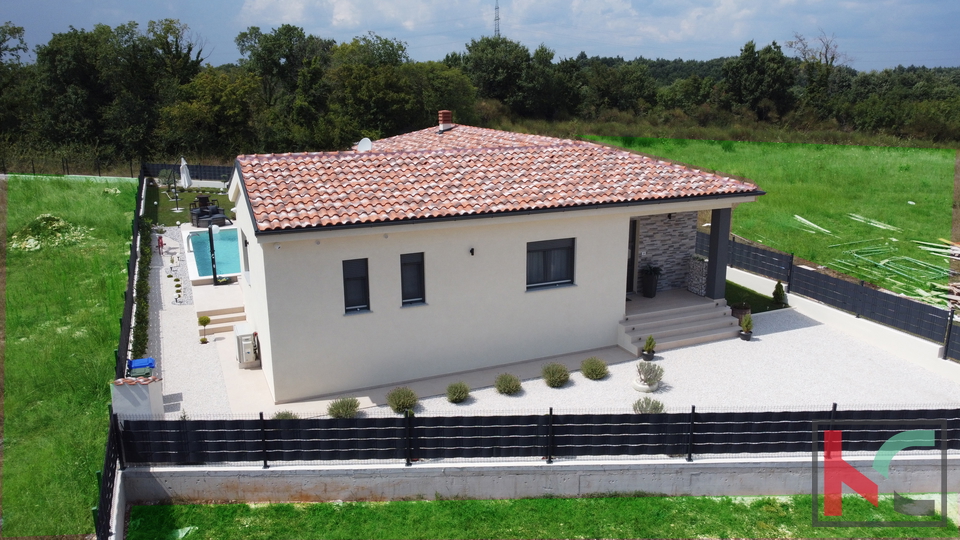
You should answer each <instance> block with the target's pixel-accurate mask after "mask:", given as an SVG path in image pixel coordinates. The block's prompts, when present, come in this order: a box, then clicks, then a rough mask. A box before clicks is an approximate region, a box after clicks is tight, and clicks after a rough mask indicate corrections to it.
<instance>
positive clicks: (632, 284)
mask: <svg viewBox="0 0 960 540" xmlns="http://www.w3.org/2000/svg"><path fill="white" fill-rule="evenodd" d="M636 247H637V220H635V219H631V220H630V242H629V247H628V248H627V292H628V293H632V292H634V291H635V289H636V284H637V277H636V275H635V273H636V271H637V261H636V258H635V257H634V253H633V252H634V250H635V249H636Z"/></svg>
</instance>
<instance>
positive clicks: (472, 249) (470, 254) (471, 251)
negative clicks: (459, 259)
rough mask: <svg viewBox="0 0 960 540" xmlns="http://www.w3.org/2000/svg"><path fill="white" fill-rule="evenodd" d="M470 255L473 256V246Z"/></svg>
mask: <svg viewBox="0 0 960 540" xmlns="http://www.w3.org/2000/svg"><path fill="white" fill-rule="evenodd" d="M470 256H471V257H473V248H470Z"/></svg>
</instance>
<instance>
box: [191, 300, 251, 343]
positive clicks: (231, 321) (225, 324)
mask: <svg viewBox="0 0 960 540" xmlns="http://www.w3.org/2000/svg"><path fill="white" fill-rule="evenodd" d="M210 311H218V312H221V313H217V314H214V315H207V317H210V324H208V325H207V328H206V330H204V328H203V327H202V326H200V325H199V324H198V325H197V335H198V336H200V337H203V336H204V335H207V336H209V335H210V334H220V333H224V332H233V325H235V324H237V323H242V322H244V321H246V320H247V315H246V313H244V311H243V308H242V307H241V308H239V311H237V309H236V308H226V309H225V310H210ZM224 311H225V312H224ZM208 313H209V312H208ZM198 317H199V315H198Z"/></svg>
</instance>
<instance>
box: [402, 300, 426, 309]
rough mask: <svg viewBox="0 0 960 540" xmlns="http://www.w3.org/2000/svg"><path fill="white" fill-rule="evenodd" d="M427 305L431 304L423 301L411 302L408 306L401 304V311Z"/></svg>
mask: <svg viewBox="0 0 960 540" xmlns="http://www.w3.org/2000/svg"><path fill="white" fill-rule="evenodd" d="M426 305H429V304H427V302H426V301H423V302H409V303H406V304H400V309H405V308H414V307H419V306H426Z"/></svg>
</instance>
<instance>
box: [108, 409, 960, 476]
mask: <svg viewBox="0 0 960 540" xmlns="http://www.w3.org/2000/svg"><path fill="white" fill-rule="evenodd" d="M918 419H920V420H930V421H931V422H934V421H936V422H941V421H944V422H946V425H947V431H946V433H942V434H941V435H940V436H941V437H942V439H941V440H943V439H945V440H946V444H947V447H948V448H950V449H960V409H929V410H926V409H912V410H856V411H837V410H836V409H834V410H823V411H781V412H704V413H697V412H696V411H695V409H693V410H691V412H689V413H668V414H553V412H552V411H551V412H550V413H548V414H543V415H502V416H441V417H424V416H416V417H413V416H410V417H392V418H353V419H330V418H323V419H316V418H314V419H294V420H264V419H262V418H261V419H247V420H125V421H123V422H122V430H121V441H122V456H123V462H124V463H125V464H178V465H200V464H216V463H224V462H263V464H264V465H265V466H267V465H268V464H269V462H288V461H349V460H369V459H380V460H396V461H406V462H407V463H411V462H415V461H418V460H421V459H458V458H500V457H509V458H530V457H541V458H544V459H547V460H550V459H552V458H554V457H578V456H612V455H617V456H641V455H657V454H666V455H688V456H690V455H693V454H735V453H752V454H768V453H784V452H809V451H810V450H811V445H812V431H811V429H812V426H813V422H815V421H816V422H819V423H820V426H819V427H820V428H821V429H825V428H824V426H829V422H831V421H849V420H857V421H859V420H864V421H865V422H864V423H863V424H843V425H842V426H838V427H837V429H842V430H843V432H844V440H845V441H850V446H849V448H850V449H851V450H857V451H876V450H877V449H879V448H880V446H881V445H882V444H883V443H884V442H885V441H886V440H887V439H889V438H890V436H892V435H893V434H895V433H897V432H898V431H902V430H906V429H915V426H912V425H910V424H907V423H904V424H903V426H898V425H896V424H893V425H892V427H891V425H890V424H884V425H883V426H882V427H878V426H877V425H876V424H873V423H871V422H875V421H879V420H885V421H898V420H904V421H907V420H918ZM820 441H821V443H820V445H819V448H820V449H822V437H821V439H820Z"/></svg>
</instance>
